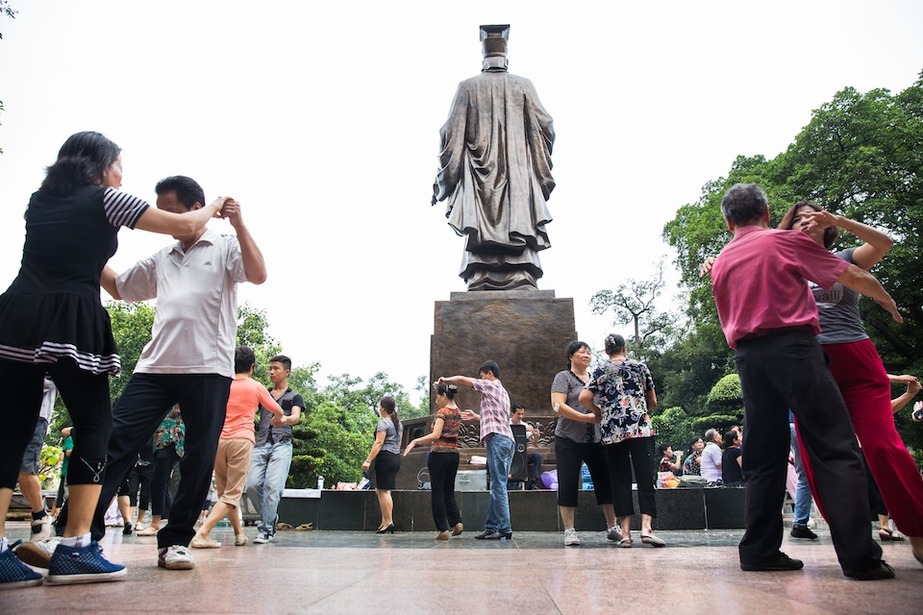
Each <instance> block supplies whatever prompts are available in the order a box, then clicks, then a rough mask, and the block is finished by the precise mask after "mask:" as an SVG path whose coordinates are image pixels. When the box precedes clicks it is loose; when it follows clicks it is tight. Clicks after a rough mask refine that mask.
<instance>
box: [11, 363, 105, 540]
mask: <svg viewBox="0 0 923 615" xmlns="http://www.w3.org/2000/svg"><path fill="white" fill-rule="evenodd" d="M46 371H47V372H49V373H51V375H52V377H53V378H54V381H55V386H57V388H58V394H59V395H60V396H61V399H62V400H63V401H64V404H65V405H66V406H67V411H68V413H69V414H70V417H71V421H73V425H74V449H73V451H72V452H71V460H70V463H69V464H68V469H67V482H68V484H69V485H92V484H94V483H98V482H99V481H100V480H102V478H103V476H104V475H105V474H106V443H107V442H108V441H109V434H110V433H111V431H112V410H111V407H110V401H109V376H108V375H107V374H93V373H91V372H88V371H86V370H83V369H80V368H79V367H78V366H77V364H76V363H75V362H74V361H72V360H70V359H61V360H59V361H58V362H57V363H52V364H35V363H22V362H19V361H10V360H7V359H0V390H2V391H3V395H2V396H0V426H2V427H0V487H5V488H7V489H13V487H15V486H16V480H17V477H18V476H19V469H20V468H21V467H22V456H23V454H24V453H25V452H26V447H27V446H28V444H29V441H30V440H31V439H32V436H33V434H34V433H35V425H36V423H37V422H38V415H39V410H40V408H41V406H42V387H43V381H44V379H45V372H46ZM61 527H62V528H63V527H64V525H63V524H62V525H61Z"/></svg>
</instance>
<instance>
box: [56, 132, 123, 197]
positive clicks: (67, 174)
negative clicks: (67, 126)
mask: <svg viewBox="0 0 923 615" xmlns="http://www.w3.org/2000/svg"><path fill="white" fill-rule="evenodd" d="M121 153H122V148H120V147H119V146H118V145H116V144H115V143H113V142H112V141H110V140H109V139H107V138H106V137H105V136H104V135H102V134H101V133H98V132H93V131H86V132H78V133H75V134H72V135H71V136H70V137H68V138H67V141H65V142H64V145H62V146H61V149H60V150H58V159H57V160H56V161H55V162H54V164H52V165H51V166H50V167H48V168H47V169H46V172H45V179H44V181H42V185H41V187H40V188H39V191H41V192H47V193H49V194H54V195H56V196H63V195H65V194H68V193H70V192H72V191H74V190H76V189H77V188H81V187H83V186H89V185H92V184H96V185H102V183H103V181H104V180H105V178H106V171H107V170H108V169H109V167H110V166H112V163H114V162H115V161H116V160H118V158H119V154H121Z"/></svg>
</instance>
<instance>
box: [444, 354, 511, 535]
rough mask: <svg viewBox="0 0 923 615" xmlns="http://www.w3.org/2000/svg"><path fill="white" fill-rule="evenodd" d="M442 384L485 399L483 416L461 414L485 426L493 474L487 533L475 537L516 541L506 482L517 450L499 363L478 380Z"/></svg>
mask: <svg viewBox="0 0 923 615" xmlns="http://www.w3.org/2000/svg"><path fill="white" fill-rule="evenodd" d="M439 382H440V383H443V382H445V383H448V384H463V385H465V386H469V387H471V388H473V389H474V390H475V391H477V392H478V394H480V396H481V413H480V414H476V413H474V412H472V411H471V410H464V411H463V412H462V413H461V416H462V420H463V421H471V420H479V421H480V422H481V442H484V446H486V447H487V471H488V473H489V474H490V502H489V504H488V506H487V518H486V519H485V520H484V531H483V532H481V533H480V534H476V535H475V536H474V537H475V538H479V539H482V540H483V539H485V538H486V539H489V540H497V539H500V538H512V537H513V529H512V526H511V524H510V498H509V494H508V493H507V491H506V482H507V479H508V478H509V475H510V465H511V464H512V462H513V451H514V450H515V448H516V445H515V442H514V440H513V430H512V429H510V421H509V416H510V395H509V393H507V392H506V389H505V388H503V384H502V383H501V382H500V367H499V366H498V365H497V363H496V362H495V361H486V362H484V363H483V364H482V365H481V367H480V368H478V378H477V379H475V378H469V377H467V376H452V377H450V378H445V377H442V378H439Z"/></svg>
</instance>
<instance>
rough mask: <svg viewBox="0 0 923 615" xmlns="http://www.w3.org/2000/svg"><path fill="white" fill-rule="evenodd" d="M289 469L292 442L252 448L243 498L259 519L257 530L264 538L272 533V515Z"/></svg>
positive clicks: (274, 524)
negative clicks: (254, 510)
mask: <svg viewBox="0 0 923 615" xmlns="http://www.w3.org/2000/svg"><path fill="white" fill-rule="evenodd" d="M291 465H292V442H291V440H289V441H287V442H276V443H274V444H269V443H266V444H263V445H262V446H257V447H254V449H253V461H251V462H250V473H249V474H248V475H247V496H248V497H249V498H250V503H251V504H253V507H254V508H255V509H256V512H257V513H259V515H260V523H259V525H257V529H258V530H259V531H261V532H265V533H266V534H270V535H271V534H275V533H276V511H277V510H278V509H279V500H281V499H282V491H283V490H284V489H285V481H286V479H287V478H288V469H289V466H291Z"/></svg>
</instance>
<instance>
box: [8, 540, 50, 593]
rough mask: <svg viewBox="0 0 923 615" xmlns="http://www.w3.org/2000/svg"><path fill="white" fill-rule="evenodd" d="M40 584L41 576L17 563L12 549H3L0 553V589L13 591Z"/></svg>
mask: <svg viewBox="0 0 923 615" xmlns="http://www.w3.org/2000/svg"><path fill="white" fill-rule="evenodd" d="M41 584H42V575H40V574H39V573H37V572H35V571H34V570H32V569H31V568H29V567H28V566H26V565H25V564H23V563H22V562H21V561H19V558H18V557H16V556H15V555H14V554H13V550H12V549H5V550H4V551H3V552H2V553H0V589H15V588H17V587H31V586H33V585H41Z"/></svg>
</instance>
